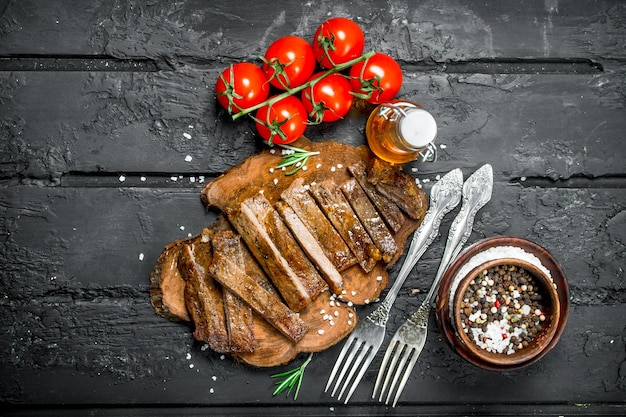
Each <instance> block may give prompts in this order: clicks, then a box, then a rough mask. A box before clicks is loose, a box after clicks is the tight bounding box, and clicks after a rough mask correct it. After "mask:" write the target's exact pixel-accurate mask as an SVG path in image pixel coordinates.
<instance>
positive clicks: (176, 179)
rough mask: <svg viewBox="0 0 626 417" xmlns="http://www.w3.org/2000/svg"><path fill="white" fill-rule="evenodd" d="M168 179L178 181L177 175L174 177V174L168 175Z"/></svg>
mask: <svg viewBox="0 0 626 417" xmlns="http://www.w3.org/2000/svg"><path fill="white" fill-rule="evenodd" d="M170 179H171V180H172V181H178V177H174V176H172V177H170Z"/></svg>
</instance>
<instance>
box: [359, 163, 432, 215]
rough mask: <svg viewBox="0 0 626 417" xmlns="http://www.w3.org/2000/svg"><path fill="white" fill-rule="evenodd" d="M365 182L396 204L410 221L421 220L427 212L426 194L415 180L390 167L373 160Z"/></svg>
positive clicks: (390, 165)
mask: <svg viewBox="0 0 626 417" xmlns="http://www.w3.org/2000/svg"><path fill="white" fill-rule="evenodd" d="M367 180H368V181H369V182H370V184H373V185H374V186H375V187H376V189H377V190H378V191H379V192H380V193H381V194H383V195H384V196H385V197H387V198H389V199H390V200H391V201H393V202H394V203H396V204H397V205H398V207H400V208H401V209H402V210H403V211H404V212H405V213H406V214H407V215H408V216H409V217H411V218H412V219H416V220H417V219H422V218H423V217H424V215H425V214H426V210H428V198H427V197H426V193H424V191H423V190H422V189H421V188H420V187H418V186H417V184H416V183H415V178H413V177H412V176H410V175H409V174H407V173H406V172H404V171H402V167H400V166H399V165H392V164H389V163H387V162H385V161H382V160H380V159H377V158H376V159H374V160H373V161H372V163H371V165H370V168H369V170H368V176H367Z"/></svg>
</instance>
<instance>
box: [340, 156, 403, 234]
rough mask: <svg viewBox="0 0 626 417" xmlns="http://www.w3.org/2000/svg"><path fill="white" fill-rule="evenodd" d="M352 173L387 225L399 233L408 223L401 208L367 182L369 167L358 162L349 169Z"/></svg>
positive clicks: (362, 162)
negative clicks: (405, 223)
mask: <svg viewBox="0 0 626 417" xmlns="http://www.w3.org/2000/svg"><path fill="white" fill-rule="evenodd" d="M348 170H349V171H350V173H351V174H352V175H353V176H354V178H355V179H356V180H357V181H358V182H359V185H360V186H361V188H363V191H365V194H367V196H368V197H369V199H370V200H371V202H372V203H374V206H376V209H377V210H378V212H379V213H380V215H381V216H382V218H383V219H384V220H385V223H387V225H388V226H389V227H390V228H391V230H393V231H394V233H397V232H398V230H400V228H402V225H403V224H404V222H405V221H406V218H405V217H404V214H402V211H401V210H400V208H399V207H398V206H397V205H396V204H395V203H394V202H393V201H391V200H390V199H388V198H387V197H385V196H384V195H382V194H381V193H380V192H379V191H378V190H377V189H376V187H375V186H374V185H372V184H370V183H369V182H368V181H367V167H366V166H365V162H364V161H359V162H356V163H354V164H352V165H350V166H349V167H348Z"/></svg>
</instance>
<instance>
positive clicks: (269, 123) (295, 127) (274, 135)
mask: <svg viewBox="0 0 626 417" xmlns="http://www.w3.org/2000/svg"><path fill="white" fill-rule="evenodd" d="M270 100H271V98H270ZM306 122H307V114H306V110H305V109H304V106H303V105H302V102H301V101H300V100H298V99H297V98H296V97H294V96H288V97H285V98H283V99H282V100H279V101H277V102H276V103H274V104H273V105H271V106H270V105H267V106H263V107H261V108H260V109H259V110H257V113H256V116H255V125H256V130H257V132H259V135H260V136H261V137H262V138H263V139H264V140H265V141H266V142H267V143H268V144H269V145H272V144H277V145H281V144H284V143H290V142H293V141H294V140H296V139H298V138H299V137H300V136H302V135H303V134H304V131H305V130H306V126H307V123H306Z"/></svg>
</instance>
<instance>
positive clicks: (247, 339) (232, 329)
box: [211, 231, 257, 352]
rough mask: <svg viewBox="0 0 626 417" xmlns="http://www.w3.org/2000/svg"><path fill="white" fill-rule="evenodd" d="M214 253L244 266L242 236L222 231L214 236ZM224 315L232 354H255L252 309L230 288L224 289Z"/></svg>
mask: <svg viewBox="0 0 626 417" xmlns="http://www.w3.org/2000/svg"><path fill="white" fill-rule="evenodd" d="M211 242H212V243H213V252H214V255H213V256H215V253H217V252H219V253H220V254H221V255H223V256H226V257H228V258H230V259H232V260H233V262H234V263H235V264H236V265H239V266H240V267H242V268H243V267H245V266H244V257H243V248H242V245H241V242H240V236H238V235H235V234H234V233H233V232H232V231H220V232H217V233H215V234H214V235H213V239H211ZM222 290H223V293H224V313H225V315H226V325H227V327H228V341H229V345H230V351H231V352H254V351H255V349H256V347H257V341H256V339H255V337H254V323H253V320H252V308H250V306H249V305H248V304H246V303H245V302H244V301H243V300H242V299H241V298H239V297H238V296H237V295H235V294H234V293H233V292H232V291H231V290H229V289H228V288H223V289H222Z"/></svg>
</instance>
